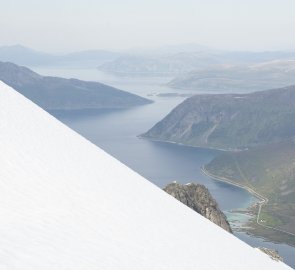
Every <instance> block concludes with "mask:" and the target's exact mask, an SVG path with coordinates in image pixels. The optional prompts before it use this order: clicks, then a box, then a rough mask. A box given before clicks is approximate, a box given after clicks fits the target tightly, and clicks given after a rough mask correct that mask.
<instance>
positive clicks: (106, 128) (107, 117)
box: [35, 68, 295, 267]
mask: <svg viewBox="0 0 295 270" xmlns="http://www.w3.org/2000/svg"><path fill="white" fill-rule="evenodd" d="M35 70H36V71H37V72H39V73H41V74H44V75H56V76H63V77H67V78H69V77H76V78H80V79H84V80H96V81H100V82H103V83H106V84H109V85H112V86H114V87H118V88H120V89H123V90H126V91H129V92H132V93H135V94H139V95H141V96H144V97H147V98H151V99H153V100H154V101H155V102H154V103H153V104H148V105H145V106H139V107H135V108H132V109H127V110H95V111H93V110H90V111H89V110H88V111H76V112H75V111H72V112H64V111H59V112H58V111H56V112H53V114H54V115H55V116H56V117H57V118H58V119H59V120H61V121H62V122H64V123H65V124H66V125H68V126H69V127H71V128H72V129H74V130H75V131H77V132H78V133H80V134H82V135H83V136H84V137H86V138H87V139H89V140H90V141H91V142H93V143H94V144H96V145H98V146H99V147H101V148H102V149H104V150H105V151H106V152H108V153H109V154H111V155H112V156H114V157H116V158H117V159H118V160H120V161H121V162H123V163H124V164H126V165H127V166H129V167H130V168H132V169H133V170H135V171H136V172H138V173H140V174H141V175H143V176H144V177H145V178H147V179H149V180H150V181H151V182H153V183H154V184H156V185H158V186H159V187H164V186H165V185H166V184H168V183H170V182H172V181H177V182H179V183H188V182H195V183H201V184H204V185H205V186H206V187H207V188H208V189H209V190H210V192H211V194H212V195H213V196H214V198H215V199H216V200H217V202H218V204H219V206H220V208H221V209H222V210H223V211H225V212H226V213H228V211H230V210H234V209H239V208H244V207H247V206H248V205H249V204H250V203H251V202H253V201H255V200H256V199H255V198H254V197H252V196H251V195H250V194H249V193H248V192H246V191H245V190H243V189H240V188H238V187H235V186H232V185H228V184H225V183H221V182H217V181H214V180H212V179H210V178H209V177H207V176H205V175H204V174H203V173H202V172H201V170H200V168H201V166H202V165H204V164H206V163H208V162H209V161H210V160H212V159H213V158H214V157H215V156H216V155H218V153H219V152H218V151H215V150H209V149H201V148H193V147H186V146H182V145H177V144H171V143H165V142H155V141H148V140H144V139H139V138H138V137H137V136H138V135H139V134H142V133H143V132H145V131H147V130H148V129H149V128H151V127H152V126H153V125H154V124H155V123H156V122H158V121H159V120H160V119H162V118H163V117H164V116H165V115H166V114H167V113H168V112H170V111H171V110H172V109H173V108H174V107H175V106H176V105H177V104H179V103H180V102H181V101H183V100H184V99H183V98H180V97H169V98H167V97H158V96H155V95H151V93H154V94H155V93H169V92H170V93H171V92H177V91H176V90H175V89H169V88H168V87H166V86H164V84H165V83H166V82H167V81H169V78H163V77H157V78H150V77H146V78H140V77H133V78H130V77H126V76H124V77H119V76H113V75H110V74H104V73H101V72H99V71H97V70H85V69H84V70H78V69H55V68H52V69H48V68H46V69H35ZM178 92H179V91H178ZM122 181H123V179H122ZM234 218H237V217H234ZM236 235H237V237H239V238H240V239H242V240H244V241H245V242H247V243H249V244H250V245H252V246H256V247H257V246H267V247H269V248H272V249H276V250H278V251H279V253H280V255H282V256H283V257H284V259H285V262H286V263H288V264H289V265H291V266H293V267H295V249H294V248H293V247H290V246H287V245H281V244H274V243H266V242H264V240H263V239H259V238H255V237H252V236H249V235H246V234H245V233H241V232H239V233H236Z"/></svg>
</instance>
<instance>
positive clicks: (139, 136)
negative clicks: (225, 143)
mask: <svg viewBox="0 0 295 270" xmlns="http://www.w3.org/2000/svg"><path fill="white" fill-rule="evenodd" d="M136 137H137V138H139V139H142V140H148V141H152V142H162V143H171V144H176V145H180V146H186V147H192V148H199V149H209V150H215V151H221V152H241V151H244V150H241V149H225V148H217V147H206V146H195V145H188V144H184V143H180V142H174V141H168V140H160V139H156V138H151V137H147V136H144V133H143V134H140V135H137V136H136Z"/></svg>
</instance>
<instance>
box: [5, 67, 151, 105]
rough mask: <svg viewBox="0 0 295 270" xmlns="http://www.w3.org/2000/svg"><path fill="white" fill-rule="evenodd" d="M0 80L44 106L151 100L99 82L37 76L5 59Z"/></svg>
mask: <svg viewBox="0 0 295 270" xmlns="http://www.w3.org/2000/svg"><path fill="white" fill-rule="evenodd" d="M0 80H2V81H3V82H5V83H6V84H8V85H9V86H11V87H13V88H15V89H16V90H17V91H19V92H20V93H21V94H23V95H24V96H25V97H27V98H29V99H31V100H32V101H33V102H35V103H36V104H38V105H39V106H41V107H42V108H44V109H46V110H79V109H101V108H112V109H113V108H129V107H132V106H138V105H143V104H148V103H151V102H152V101H151V100H148V99H145V98H142V97H139V96H137V95H134V94H131V93H128V92H125V91H122V90H119V89H116V88H114V87H110V86H107V85H105V84H102V83H99V82H87V81H81V80H77V79H64V78H58V77H49V76H41V75H39V74H37V73H35V72H33V71H32V70H30V69H28V68H26V67H22V66H18V65H15V64H12V63H9V62H6V63H4V62H0Z"/></svg>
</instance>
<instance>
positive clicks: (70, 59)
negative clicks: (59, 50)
mask: <svg viewBox="0 0 295 270" xmlns="http://www.w3.org/2000/svg"><path fill="white" fill-rule="evenodd" d="M120 55H121V54H120V53H117V52H111V51H105V50H87V51H80V52H74V53H68V54H63V55H54V54H49V53H44V52H39V51H35V50H33V49H30V48H27V47H24V46H22V45H14V46H2V47H0V61H3V62H12V63H16V64H18V65H24V66H76V67H91V68H95V67H97V66H98V65H100V64H102V63H104V62H106V61H112V60H114V59H116V58H117V57H119V56H120Z"/></svg>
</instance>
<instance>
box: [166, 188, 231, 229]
mask: <svg viewBox="0 0 295 270" xmlns="http://www.w3.org/2000/svg"><path fill="white" fill-rule="evenodd" d="M164 191H166V192H167V193H168V194H170V195H171V196H173V197H174V198H176V199H177V200H179V201H180V202H182V203H183V204H185V205H187V206H188V207H190V208H191V209H193V210H195V211H196V212H198V213H199V214H201V215H202V216H204V217H206V218H207V219H209V220H211V221H212V222H214V223H215V224H217V225H218V226H220V227H221V228H223V229H225V230H226V231H228V232H230V233H232V230H231V227H230V225H229V223H228V221H227V219H226V216H225V215H224V214H223V212H222V211H221V210H220V209H219V207H218V204H217V202H216V201H215V200H214V199H213V197H212V196H211V194H210V192H209V190H208V189H207V188H206V187H205V186H203V185H200V184H193V183H190V184H186V185H181V184H178V183H175V182H174V183H171V184H169V185H167V186H166V187H165V188H164Z"/></svg>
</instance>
